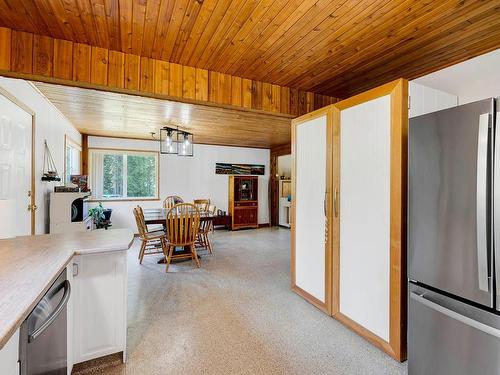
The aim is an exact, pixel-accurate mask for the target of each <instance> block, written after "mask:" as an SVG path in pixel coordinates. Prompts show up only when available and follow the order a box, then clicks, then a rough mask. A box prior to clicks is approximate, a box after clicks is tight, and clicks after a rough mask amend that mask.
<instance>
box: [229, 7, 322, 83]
mask: <svg viewBox="0 0 500 375" xmlns="http://www.w3.org/2000/svg"><path fill="white" fill-rule="evenodd" d="M316 1H317V0H313V1H310V0H309V1H304V0H294V1H293V2H292V3H291V4H288V5H287V6H286V7H285V11H282V12H280V13H279V15H278V17H276V18H275V19H274V20H273V22H271V24H270V25H269V26H268V27H266V29H265V30H264V32H263V33H261V35H259V43H258V45H257V46H250V47H248V48H247V49H246V50H245V52H244V53H243V54H242V57H241V59H240V61H241V63H240V64H239V65H238V66H235V64H233V65H231V66H230V67H229V69H228V71H229V72H231V74H234V75H238V76H242V70H243V67H246V66H250V65H252V63H253V62H254V61H255V59H257V58H258V56H259V55H260V54H261V53H262V52H263V51H264V50H265V49H267V48H269V46H271V45H272V44H273V43H274V41H275V38H278V34H279V32H278V30H280V29H281V28H286V27H287V26H286V25H290V26H291V25H293V24H294V23H295V22H296V21H297V20H298V19H299V18H300V17H302V16H303V15H304V13H305V12H306V10H308V9H310V8H311V7H312V6H313V5H314V3H315V2H316Z"/></svg>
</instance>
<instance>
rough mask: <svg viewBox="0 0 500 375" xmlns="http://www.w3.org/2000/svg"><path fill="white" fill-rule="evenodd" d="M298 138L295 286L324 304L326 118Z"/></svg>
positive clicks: (307, 125)
mask: <svg viewBox="0 0 500 375" xmlns="http://www.w3.org/2000/svg"><path fill="white" fill-rule="evenodd" d="M295 138H296V139H295V176H294V178H295V196H294V197H293V200H294V201H295V223H294V226H295V227H294V228H295V229H294V233H295V285H296V286H297V287H299V288H300V289H302V290H303V291H305V292H307V293H308V294H310V295H312V296H313V297H314V298H316V299H317V300H319V301H321V302H323V303H324V302H326V296H325V278H326V274H325V263H326V259H325V226H326V218H325V193H326V166H327V116H326V114H325V115H323V116H320V117H317V118H313V119H311V120H308V121H305V122H302V123H300V124H298V125H297V127H296V137H295Z"/></svg>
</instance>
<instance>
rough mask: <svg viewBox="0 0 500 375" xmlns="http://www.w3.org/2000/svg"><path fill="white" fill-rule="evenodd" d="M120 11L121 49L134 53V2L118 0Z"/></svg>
mask: <svg viewBox="0 0 500 375" xmlns="http://www.w3.org/2000/svg"><path fill="white" fill-rule="evenodd" d="M118 13H119V15H120V21H119V24H120V46H121V49H120V50H121V51H122V52H124V53H132V2H131V1H130V0H118Z"/></svg>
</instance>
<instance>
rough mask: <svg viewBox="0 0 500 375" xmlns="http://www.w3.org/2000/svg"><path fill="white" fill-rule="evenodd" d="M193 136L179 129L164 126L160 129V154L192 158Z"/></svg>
mask: <svg viewBox="0 0 500 375" xmlns="http://www.w3.org/2000/svg"><path fill="white" fill-rule="evenodd" d="M193 148H194V147H193V134H192V133H189V132H187V131H185V130H180V129H179V127H176V128H173V127H171V126H164V127H163V128H161V129H160V153H161V154H166V155H171V154H177V155H178V156H193V151H194V150H193Z"/></svg>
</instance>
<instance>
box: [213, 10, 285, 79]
mask: <svg viewBox="0 0 500 375" xmlns="http://www.w3.org/2000/svg"><path fill="white" fill-rule="evenodd" d="M287 1H288V0H274V1H273V0H269V2H268V1H267V0H264V1H263V2H262V3H260V4H259V7H257V8H255V10H254V11H253V12H252V14H251V16H250V17H249V18H248V21H247V22H245V23H244V24H243V26H242V27H241V28H240V29H239V30H238V32H237V33H236V35H235V36H234V37H233V40H232V41H231V43H230V44H229V46H228V48H226V49H225V50H224V51H223V54H224V59H218V60H217V61H216V63H215V64H213V65H211V68H212V69H214V70H218V71H222V72H227V69H228V67H229V66H230V65H231V64H232V62H233V61H235V60H238V58H239V56H240V54H239V53H238V52H239V51H240V49H242V50H244V49H246V47H248V46H250V45H251V44H252V42H254V41H255V40H256V39H257V37H258V35H259V34H260V33H261V32H262V31H263V30H264V29H265V28H266V27H267V26H268V25H269V24H270V23H271V22H272V21H273V19H274V18H275V17H276V16H277V15H278V14H279V12H280V11H281V9H283V7H285V6H286V3H287Z"/></svg>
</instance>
